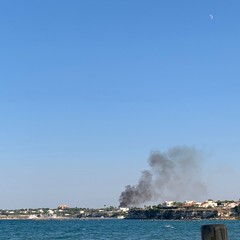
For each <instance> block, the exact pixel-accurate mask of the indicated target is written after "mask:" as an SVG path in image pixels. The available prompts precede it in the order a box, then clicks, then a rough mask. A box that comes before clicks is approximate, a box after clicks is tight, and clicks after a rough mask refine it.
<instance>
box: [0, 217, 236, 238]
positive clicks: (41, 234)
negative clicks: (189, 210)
mask: <svg viewBox="0 0 240 240" xmlns="http://www.w3.org/2000/svg"><path fill="white" fill-rule="evenodd" d="M205 224H225V225H226V226H227V228H228V237H229V240H239V239H240V221H237V220H233V221H231V220H226V221H223V220H221V221H220V220H209V221H205V220H201V221H200V220H199V221H192V220H191V221H183V220H181V221H156V220H155V221H152V220H126V219H122V220H119V219H101V220H81V219H79V220H0V239H1V240H5V239H6V240H7V239H9V240H10V239H11V240H20V239H22V240H28V239H29V240H30V239H34V240H36V239H44V240H45V239H46V240H47V239H49V240H50V239H51V240H55V239H64V240H65V239H66V240H75V239H76V240H77V239H84V240H87V239H94V240H95V239H96V240H98V239H99V240H100V239H102V240H105V239H111V240H118V239H124V240H126V239H127V240H146V239H148V240H150V239H151V240H155V239H156V240H157V239H161V240H201V226H202V225H205Z"/></svg>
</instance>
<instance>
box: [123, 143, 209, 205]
mask: <svg viewBox="0 0 240 240" xmlns="http://www.w3.org/2000/svg"><path fill="white" fill-rule="evenodd" d="M201 160H202V158H201V154H200V152H199V151H197V150H196V149H195V148H191V147H174V148H171V149H169V150H168V151H166V152H159V151H155V152H152V153H151V155H150V157H149V159H148V164H149V167H150V169H149V170H145V171H143V172H142V175H141V177H140V179H139V181H138V183H137V184H136V185H135V186H130V185H127V186H126V188H125V191H123V192H122V193H121V195H120V198H119V202H120V207H134V206H140V205H142V204H144V203H147V202H150V201H156V200H163V199H173V200H178V201H180V200H182V199H184V198H185V199H186V198H190V199H194V198H195V199H198V198H200V197H202V196H203V195H204V194H206V186H205V184H204V183H203V181H202V180H201V174H200V167H199V165H200V163H201Z"/></svg>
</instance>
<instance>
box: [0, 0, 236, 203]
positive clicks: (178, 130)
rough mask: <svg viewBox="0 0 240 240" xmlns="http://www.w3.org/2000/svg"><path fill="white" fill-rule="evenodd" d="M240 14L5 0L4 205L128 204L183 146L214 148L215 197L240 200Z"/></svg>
mask: <svg viewBox="0 0 240 240" xmlns="http://www.w3.org/2000/svg"><path fill="white" fill-rule="evenodd" d="M239 9H240V2H239V0H232V1H231V0H230V1H226V0H225V1H223V0H218V1H214V0H201V1H200V0H197V1H193V0H181V1H179V0H175V1H173V0H163V1H158V0H151V1H143V0H130V1H127V0H123V1H122V0H118V1H112V0H102V1H99V0H85V1H78V0H71V1H67V0H65V1H63V0H51V1H47V0H43V1H40V0H39V1H30V0H29V1H26V0H23V1H17V0H12V1H3V0H1V1H0V34H1V37H0V161H1V162H0V163H1V165H0V166H1V174H0V189H1V198H0V208H20V207H57V206H58V205H59V204H62V203H66V204H69V205H70V206H73V207H75V206H79V207H102V206H103V205H105V204H106V205H114V206H117V205H118V198H119V195H120V193H121V191H122V190H124V187H125V185H127V184H131V185H132V184H135V183H136V182H137V180H138V178H139V176H140V174H141V171H142V170H144V169H146V168H148V166H147V159H148V157H149V153H150V152H151V151H152V150H162V151H165V150H167V149H168V148H169V147H173V146H176V145H188V146H194V147H196V148H197V149H199V150H201V151H202V152H203V153H204V155H205V160H204V162H203V166H202V167H203V178H204V179H205V180H206V181H210V183H209V192H208V196H206V198H216V199H218V198H221V199H229V198H233V199H238V198H239V197H240V193H239V190H238V189H239V187H238V185H239V180H240V177H239V176H238V169H239V167H240V162H239V160H240V159H239V156H240V148H239V136H240V109H239V108H240V100H239V98H240V67H239V63H240V28H239V23H240V15H239ZM211 14H212V15H213V19H211V17H210V15H211Z"/></svg>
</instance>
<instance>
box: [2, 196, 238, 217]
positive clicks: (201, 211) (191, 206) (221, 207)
mask: <svg viewBox="0 0 240 240" xmlns="http://www.w3.org/2000/svg"><path fill="white" fill-rule="evenodd" d="M0 219H33V220H44V219H45V220H47V219H156V220H165V219H173V220H197V219H240V201H234V200H224V201H221V200H218V201H214V200H212V199H208V200H206V201H204V202H196V201H184V202H176V201H165V202H163V203H161V204H158V205H153V206H144V207H142V208H137V207H130V208H129V207H120V208H117V207H113V206H104V207H103V208H100V209H92V208H78V207H75V208H72V207H69V206H68V205H66V204H62V205H59V206H58V207H57V208H55V209H50V208H37V209H7V210H3V209H0Z"/></svg>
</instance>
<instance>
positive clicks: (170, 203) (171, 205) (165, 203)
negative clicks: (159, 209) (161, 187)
mask: <svg viewBox="0 0 240 240" xmlns="http://www.w3.org/2000/svg"><path fill="white" fill-rule="evenodd" d="M175 203H176V202H175V201H165V202H164V203H162V206H163V207H174V206H175Z"/></svg>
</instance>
